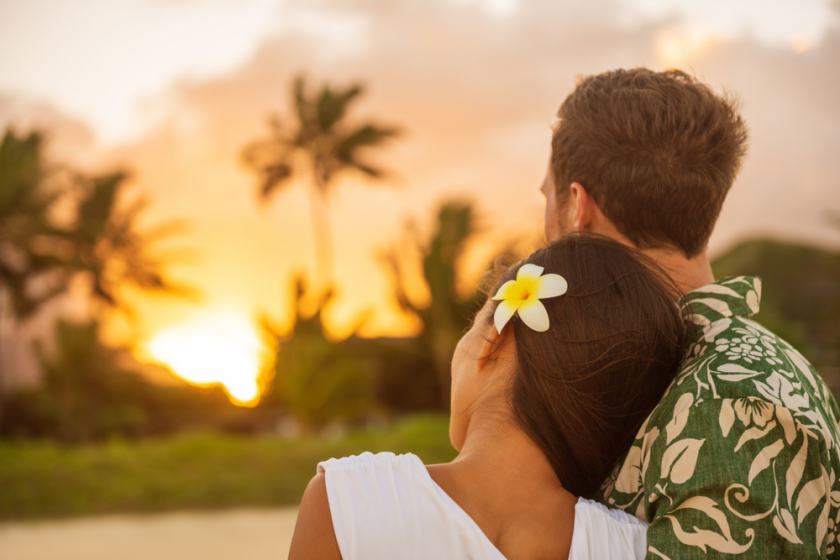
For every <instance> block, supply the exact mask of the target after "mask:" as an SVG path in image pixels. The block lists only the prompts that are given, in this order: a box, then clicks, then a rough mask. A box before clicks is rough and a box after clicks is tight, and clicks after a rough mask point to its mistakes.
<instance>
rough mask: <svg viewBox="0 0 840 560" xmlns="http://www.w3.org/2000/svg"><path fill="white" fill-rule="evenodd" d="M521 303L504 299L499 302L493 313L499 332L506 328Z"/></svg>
mask: <svg viewBox="0 0 840 560" xmlns="http://www.w3.org/2000/svg"><path fill="white" fill-rule="evenodd" d="M519 303H520V302H518V301H516V302H514V301H510V300H504V301H502V302H500V303H499V306H498V307H497V308H496V313H495V314H494V315H493V323H495V325H496V331H498V333H499V334H502V329H503V328H505V325H506V324H507V322H508V321H510V318H511V317H513V314H514V313H516V310H517V309H519Z"/></svg>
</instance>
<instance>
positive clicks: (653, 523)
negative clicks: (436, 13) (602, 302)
mask: <svg viewBox="0 0 840 560" xmlns="http://www.w3.org/2000/svg"><path fill="white" fill-rule="evenodd" d="M558 118H559V121H558V123H557V125H556V127H555V129H554V134H553V138H552V155H551V164H550V166H549V170H548V173H547V175H546V179H545V182H544V183H543V186H542V190H543V193H544V194H545V197H546V223H545V227H546V235H547V236H548V238H549V239H556V238H557V237H559V236H561V235H563V234H565V233H567V232H571V231H591V232H594V233H600V234H603V235H606V236H609V237H611V238H613V239H616V240H618V241H621V242H623V243H625V244H627V245H631V246H633V247H636V248H638V249H640V250H641V251H643V252H644V253H646V254H647V255H649V256H650V257H652V258H653V259H655V260H656V261H657V262H659V263H660V264H661V265H662V266H663V267H664V268H665V269H666V270H667V271H668V272H669V273H670V274H671V276H672V278H673V279H674V280H675V281H676V283H677V285H678V286H679V287H680V289H681V290H682V292H683V294H680V295H682V298H681V300H680V302H681V305H683V306H685V308H686V310H687V313H688V314H689V317H690V319H691V321H692V322H694V323H695V324H696V325H697V329H696V332H695V335H694V337H693V340H692V343H691V346H690V347H689V349H688V353H687V356H686V358H685V360H684V362H683V366H682V369H681V370H680V371H679V372H678V373H677V375H676V377H675V378H674V381H673V383H672V385H671V387H670V388H669V389H668V390H667V391H666V393H665V395H664V396H663V397H662V400H661V401H660V403H659V404H658V405H657V408H656V409H654V411H653V412H652V413H651V415H650V416H649V418H648V420H647V421H646V422H645V424H644V425H643V426H642V427H641V429H640V430H639V432H638V434H637V439H636V440H635V442H634V443H633V446H632V447H631V449H630V450H629V451H628V452H627V453H626V454H625V455H624V457H623V458H622V459H621V460H620V462H619V464H618V465H616V468H615V470H614V471H613V474H612V476H610V478H609V479H608V480H606V481H605V482H604V484H603V485H602V488H601V495H600V496H599V497H597V499H599V500H600V501H601V502H602V503H603V504H604V505H606V506H607V507H609V508H617V509H622V510H625V511H627V512H629V513H633V514H635V515H636V516H637V517H639V518H640V519H643V520H645V521H647V522H648V523H650V528H649V531H648V553H647V558H660V559H673V560H677V559H680V560H682V559H687V558H688V559H690V558H704V559H705V558H724V557H725V558H730V557H732V556H733V555H738V556H737V558H800V559H802V558H840V546H838V545H837V543H836V540H837V531H838V525H840V480H838V479H839V478H840V452H838V451H839V450H840V447H838V446H840V435H838V434H840V431H838V426H837V419H838V418H840V409H838V406H837V403H836V402H835V400H834V398H833V397H832V395H831V393H830V392H829V390H828V388H827V387H826V385H825V384H824V383H823V381H822V380H821V379H820V377H819V375H818V374H817V372H816V371H815V370H814V368H813V367H812V366H811V365H810V364H809V363H808V362H807V361H806V360H805V359H804V358H803V357H802V356H801V354H799V353H798V352H797V351H796V350H795V349H794V348H792V347H791V346H790V345H788V344H787V343H786V342H784V341H783V340H780V339H779V338H778V337H776V336H775V335H774V334H772V333H771V332H769V331H767V330H766V329H765V328H764V327H762V326H760V325H759V324H758V323H756V322H754V321H752V320H750V319H749V318H748V317H749V316H750V315H753V314H755V313H757V312H758V309H759V299H760V296H761V281H760V279H758V278H751V277H738V278H729V279H722V280H720V281H718V282H715V280H714V277H713V275H712V269H711V266H710V264H709V259H708V257H707V255H706V246H707V244H708V241H709V237H710V236H711V233H712V229H713V228H714V224H715V222H716V221H717V218H718V215H719V213H720V209H721V207H722V205H723V201H724V199H725V197H726V194H727V192H728V191H729V188H730V187H731V186H732V183H733V181H734V179H735V176H736V174H737V172H738V170H739V167H740V162H741V159H742V157H743V155H744V154H745V152H746V139H747V132H746V126H745V124H744V122H743V120H742V119H741V117H740V116H739V115H738V112H737V110H736V107H735V105H734V103H733V101H732V100H731V99H729V98H728V97H726V96H719V95H716V94H715V93H714V92H713V91H712V90H711V89H710V88H709V87H708V86H706V85H705V84H702V83H700V82H698V81H697V80H695V79H694V78H692V77H691V76H689V75H687V74H685V73H683V72H680V71H677V70H670V71H667V72H652V71H650V70H647V69H644V68H639V69H634V70H618V71H614V72H606V73H603V74H599V75H597V76H589V77H587V78H585V79H583V80H581V81H580V82H579V83H578V85H577V87H576V89H575V90H574V92H572V94H571V95H570V96H569V97H568V98H567V99H566V100H565V101H564V102H563V105H562V106H561V107H560V110H559V112H558ZM779 264H780V266H784V263H779Z"/></svg>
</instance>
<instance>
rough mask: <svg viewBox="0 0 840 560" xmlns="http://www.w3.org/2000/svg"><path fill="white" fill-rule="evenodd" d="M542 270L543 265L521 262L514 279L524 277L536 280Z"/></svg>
mask: <svg viewBox="0 0 840 560" xmlns="http://www.w3.org/2000/svg"><path fill="white" fill-rule="evenodd" d="M543 270H545V269H544V268H543V267H541V266H538V265H535V264H531V263H528V264H523V265H522V266H521V267H519V270H518V271H517V272H516V279H517V280H522V279H524V278H530V279H531V280H536V279H537V278H539V277H540V275H541V274H542V273H543Z"/></svg>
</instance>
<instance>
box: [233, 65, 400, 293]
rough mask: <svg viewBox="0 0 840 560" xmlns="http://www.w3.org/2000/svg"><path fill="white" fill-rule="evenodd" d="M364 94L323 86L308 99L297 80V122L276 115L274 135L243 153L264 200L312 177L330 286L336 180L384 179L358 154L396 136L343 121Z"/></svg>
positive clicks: (321, 259)
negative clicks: (344, 176) (349, 176)
mask: <svg viewBox="0 0 840 560" xmlns="http://www.w3.org/2000/svg"><path fill="white" fill-rule="evenodd" d="M363 91H364V90H363V88H362V86H361V85H359V84H353V85H350V86H349V87H347V88H346V89H334V88H332V87H330V85H329V84H325V85H324V86H323V87H322V88H321V90H320V91H319V92H318V93H315V94H311V95H310V94H309V93H308V92H307V89H306V82H305V79H304V78H303V77H302V76H300V77H298V78H296V79H295V81H294V83H293V86H292V97H293V104H294V123H293V124H290V125H288V126H287V125H286V124H285V123H282V122H281V121H280V119H279V118H277V117H276V116H275V117H272V119H271V120H270V123H269V126H270V127H271V133H270V137H269V138H268V139H267V140H260V141H257V142H254V143H252V144H251V145H249V146H247V147H246V148H245V150H244V153H243V156H244V160H245V162H246V164H247V165H249V166H250V167H252V168H254V169H255V170H256V171H257V172H258V173H259V175H260V190H259V199H260V201H261V202H267V201H268V199H269V198H270V197H271V195H273V194H274V193H275V192H277V191H278V190H280V189H281V188H283V187H285V186H287V185H288V184H289V182H290V181H291V180H292V179H293V178H295V177H297V176H300V175H306V176H308V178H309V179H310V181H311V183H310V186H311V188H310V195H311V211H312V225H313V228H314V238H315V248H316V253H317V262H318V269H319V271H320V273H321V275H322V277H323V278H325V283H326V284H327V285H329V283H330V281H331V280H332V261H333V257H332V240H331V236H330V232H329V224H328V223H327V216H326V203H327V200H328V198H329V195H330V193H331V190H332V188H334V184H335V183H334V179H335V177H336V175H337V174H339V173H340V172H343V171H347V170H355V171H357V172H360V173H362V174H363V175H365V176H367V177H370V178H374V179H381V178H382V177H383V174H384V172H383V171H382V170H381V169H379V168H377V167H374V166H371V165H370V164H368V163H365V162H363V161H362V160H360V159H359V156H360V152H361V151H363V150H364V149H366V148H372V147H376V146H379V145H381V144H382V143H383V142H384V141H385V140H387V139H389V138H392V137H394V136H396V135H397V134H398V130H397V129H396V128H393V127H383V126H378V125H376V124H373V123H370V122H368V123H362V124H358V125H352V126H351V125H348V124H347V123H346V122H345V116H346V114H347V110H348V108H349V106H350V104H351V102H352V101H353V100H355V99H357V98H358V97H359V96H360V95H361V94H362V93H363Z"/></svg>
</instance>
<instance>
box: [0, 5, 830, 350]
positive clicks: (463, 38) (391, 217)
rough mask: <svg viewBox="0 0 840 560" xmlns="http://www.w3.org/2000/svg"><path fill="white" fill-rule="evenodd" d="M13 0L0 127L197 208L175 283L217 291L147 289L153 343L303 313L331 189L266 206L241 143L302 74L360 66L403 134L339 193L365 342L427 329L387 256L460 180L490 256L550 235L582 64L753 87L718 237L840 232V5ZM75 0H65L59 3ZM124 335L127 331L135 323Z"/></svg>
mask: <svg viewBox="0 0 840 560" xmlns="http://www.w3.org/2000/svg"><path fill="white" fill-rule="evenodd" d="M116 4H117V3H113V2H107V1H106V0H72V1H69V0H68V1H67V2H62V3H58V4H57V3H55V2H49V1H47V0H11V1H8V2H4V3H3V4H1V5H0V124H6V125H8V124H13V125H16V126H18V127H22V128H26V127H31V126H39V125H40V126H44V125H47V126H49V127H50V128H51V130H52V131H53V148H54V152H55V154H56V155H57V157H61V158H63V159H65V160H66V161H68V162H70V163H73V164H76V165H78V166H82V167H87V168H89V169H105V168H108V167H109V166H113V165H120V166H125V167H127V168H129V169H131V170H132V171H133V174H134V175H133V180H132V184H133V189H132V190H133V191H134V192H136V193H138V194H139V193H147V194H149V195H150V196H151V198H152V206H151V208H150V210H149V212H148V214H147V216H146V218H147V221H148V223H149V224H153V223H155V222H158V221H160V220H167V219H171V218H176V219H185V220H187V221H188V222H189V224H190V228H189V231H188V233H187V234H186V235H183V236H181V237H180V238H179V239H177V240H175V242H173V243H172V244H171V246H173V247H188V248H192V249H195V255H194V257H192V258H190V259H184V260H182V261H181V262H175V263H173V266H172V267H171V272H172V275H173V277H176V278H177V279H179V280H182V281H185V282H187V283H191V284H193V285H195V286H196V287H198V288H199V289H200V290H201V292H202V293H203V298H202V300H201V301H199V302H192V301H178V300H174V299H171V298H159V297H143V298H141V299H139V300H138V310H139V323H138V330H137V335H138V336H139V337H140V338H141V339H144V340H148V339H150V338H151V337H152V336H153V335H154V334H155V333H157V332H159V331H161V330H162V329H166V328H169V327H173V326H177V325H179V324H184V323H190V322H196V321H201V320H202V317H206V316H207V315H208V313H211V312H214V313H232V314H235V315H239V316H244V317H251V316H253V315H254V314H256V313H258V312H264V313H269V314H271V315H272V316H274V317H276V318H280V317H284V316H285V314H286V313H287V304H288V302H289V296H290V286H289V281H290V277H291V275H292V274H293V273H294V272H295V271H301V270H303V271H309V272H312V271H313V270H314V264H315V263H314V255H313V246H312V232H311V224H310V221H309V215H310V214H309V206H308V203H309V200H308V198H307V196H306V192H305V185H303V184H299V185H294V186H292V187H291V188H289V189H287V190H286V191H284V192H283V193H281V194H280V195H279V196H277V197H276V198H275V199H274V200H273V201H272V202H271V204H269V205H268V206H266V207H264V208H260V207H259V206H258V205H257V202H256V197H255V180H254V177H253V176H252V175H251V174H250V173H249V172H248V171H247V170H246V169H244V168H243V167H242V165H241V164H240V162H239V153H240V151H241V149H242V147H243V146H244V145H245V144H246V143H247V142H248V141H250V140H253V139H256V138H258V137H260V136H261V135H263V134H264V133H265V131H266V127H265V126H264V123H265V121H266V119H267V117H268V115H269V114H271V113H272V112H279V113H280V114H281V115H285V114H286V111H287V109H288V88H289V83H290V79H291V77H292V76H294V75H295V74H297V73H299V72H306V73H307V74H308V75H310V76H311V77H312V81H313V82H314V83H320V82H321V81H322V80H325V79H329V80H331V81H333V82H335V83H337V84H346V83H348V82H349V81H351V80H361V81H363V82H364V83H365V84H366V85H367V86H368V93H367V94H366V95H365V97H364V99H363V100H362V102H360V103H359V105H358V107H356V109H357V111H355V114H356V115H359V116H361V117H367V116H371V117H374V118H376V119H377V120H380V121H381V122H383V123H392V124H397V125H399V126H400V127H401V128H403V129H404V131H405V134H404V135H403V137H402V138H400V139H399V140H397V141H395V142H394V143H393V145H392V146H391V147H389V148H388V149H386V150H384V151H382V152H381V153H379V154H372V157H371V160H372V161H376V162H378V163H380V164H382V165H383V166H385V167H387V168H389V169H391V170H393V171H394V172H395V174H396V179H394V180H391V181H389V182H387V183H386V184H365V183H363V182H360V180H359V179H358V178H356V177H352V176H347V177H346V178H344V179H343V180H341V181H340V183H339V184H338V189H337V191H336V196H335V197H334V198H333V199H332V200H331V202H330V220H331V225H332V233H333V238H334V240H335V254H336V263H335V270H336V277H337V279H338V283H339V286H338V288H339V292H338V297H337V299H336V304H335V305H334V306H333V308H332V309H331V311H330V315H329V317H328V319H329V321H330V324H331V326H332V328H333V330H334V331H335V332H336V333H337V334H343V333H344V330H346V325H347V324H348V322H349V321H350V319H352V318H353V317H354V316H356V315H358V314H359V313H361V312H362V311H364V310H365V309H369V308H370V309H373V310H374V313H373V315H372V319H371V322H370V324H369V326H368V328H367V329H366V334H368V335H374V334H382V333H388V334H399V333H406V332H410V331H411V329H412V324H411V323H409V322H407V321H406V320H405V318H404V317H400V316H399V314H397V313H396V311H395V309H394V306H393V304H392V302H391V301H390V298H389V286H388V280H387V276H386V275H385V274H384V272H383V269H382V267H381V265H380V264H379V263H378V261H377V259H376V253H377V251H378V250H379V249H380V248H383V247H387V246H388V245H391V244H393V243H396V241H397V239H398V236H399V235H400V231H401V228H402V227H403V224H404V223H405V222H406V220H408V219H413V220H415V221H416V222H417V223H418V224H419V225H420V226H421V228H426V227H427V226H428V225H429V223H430V220H431V212H432V210H433V208H434V207H435V206H436V204H438V203H439V201H440V200H441V199H443V198H444V197H447V196H465V197H469V198H472V199H473V200H475V201H476V202H477V203H478V205H479V209H480V211H481V213H482V216H483V220H482V223H483V226H484V229H485V232H486V234H485V240H484V245H483V248H479V249H480V252H481V251H483V254H484V255H486V254H487V253H488V252H490V251H491V250H492V249H491V248H492V246H493V245H494V244H495V243H498V242H500V240H503V239H506V238H509V237H512V236H519V237H521V238H526V239H534V240H536V239H538V236H539V234H540V232H541V230H542V206H541V204H542V200H541V196H540V194H539V191H538V188H539V184H540V181H541V178H542V175H543V172H544V168H545V164H546V161H547V157H548V153H549V146H548V141H549V138H550V125H551V123H552V121H553V115H554V113H555V111H556V109H557V107H558V106H559V104H560V102H561V101H562V99H563V98H564V97H565V95H566V94H567V93H568V92H569V91H570V90H571V89H572V88H573V85H574V77H575V76H576V75H578V74H582V73H592V72H599V71H602V70H605V69H610V68H615V67H630V66H637V65H648V66H651V67H654V68H663V67H666V66H677V67H682V68H685V69H687V70H690V71H694V72H695V73H696V74H697V75H698V76H700V77H701V78H703V79H705V80H707V81H708V82H710V83H711V84H713V85H714V86H715V87H717V88H722V87H725V88H727V89H729V90H731V91H733V92H735V93H736V94H737V95H738V96H739V98H740V99H741V100H742V102H743V113H744V115H745V117H746V118H747V120H748V122H749V125H750V130H751V148H750V153H749V157H748V160H747V162H746V165H745V167H744V171H743V172H742V174H741V176H740V178H739V179H738V181H737V183H736V185H735V187H734V189H733V191H732V194H731V195H730V197H729V200H728V201H727V204H726V206H725V208H724V212H723V215H722V217H721V220H720V223H719V226H718V228H717V231H716V232H715V235H714V237H713V239H712V243H711V250H712V253H713V254H714V253H716V252H720V251H721V250H723V249H725V248H726V247H729V246H731V245H732V244H733V243H735V242H737V241H739V240H741V239H744V238H746V237H750V236H757V235H772V236H774V237H782V238H792V239H798V240H804V241H808V242H814V243H819V244H822V245H824V246H830V247H840V232H838V231H837V230H836V229H833V228H832V227H830V226H829V225H828V223H827V220H826V216H825V213H826V211H828V210H834V211H837V212H840V189H838V187H837V177H840V158H837V153H838V149H840V30H838V25H837V22H838V15H837V12H836V10H835V11H832V10H831V8H830V3H829V2H825V1H822V0H802V1H791V2H787V3H785V2H778V3H773V5H771V6H768V5H765V4H766V3H761V2H749V1H745V2H742V3H732V2H721V1H717V0H715V1H712V2H705V3H703V6H704V8H703V9H700V8H698V6H699V5H700V4H699V3H696V2H689V1H688V0H685V1H681V0H673V1H668V0H612V1H608V0H593V1H591V2H587V3H585V4H584V3H577V2H549V1H539V0H530V1H528V0H519V1H517V0H472V1H471V0H424V1H420V0H403V1H394V0H360V1H350V0H317V1H303V0H286V1H280V0H242V1H241V2H233V1H232V0H209V1H207V2H198V1H196V0H127V1H125V2H121V3H119V6H117V5H116ZM59 5H60V6H59ZM117 332H118V330H117V329H113V333H117Z"/></svg>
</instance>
